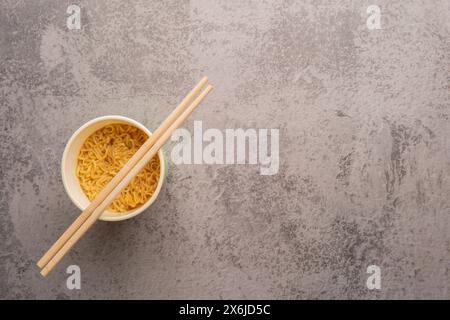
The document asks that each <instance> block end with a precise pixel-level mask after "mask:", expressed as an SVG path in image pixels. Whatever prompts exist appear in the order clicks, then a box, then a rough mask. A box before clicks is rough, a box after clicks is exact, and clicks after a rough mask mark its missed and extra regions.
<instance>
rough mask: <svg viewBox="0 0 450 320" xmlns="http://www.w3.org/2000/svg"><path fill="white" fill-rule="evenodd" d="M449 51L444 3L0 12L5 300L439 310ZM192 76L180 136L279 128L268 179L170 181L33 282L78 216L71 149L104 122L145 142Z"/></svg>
mask: <svg viewBox="0 0 450 320" xmlns="http://www.w3.org/2000/svg"><path fill="white" fill-rule="evenodd" d="M72 3H76V4H79V5H80V6H81V8H82V30H80V31H70V30H67V28H66V17H67V14H66V8H67V6H68V5H69V4H72ZM371 4H377V5H379V6H380V7H381V10H382V20H381V23H382V30H374V31H369V30H368V29H367V27H366V18H367V14H366V9H367V7H368V6H369V5H371ZM449 39H450V2H449V1H448V0H441V1H426V0H423V1H412V0H410V1H407V0H401V1H400V0H399V1H388V0H376V1H375V0H373V1H372V0H370V1H365V0H363V1H360V0H355V1H345V0H344V1H339V2H337V1H317V0H309V1H222V2H221V3H219V1H211V0H196V1H165V2H164V3H159V1H126V2H124V1H119V0H117V1H111V0H108V1H106V0H104V1H99V0H98V1H78V2H72V1H56V0H54V1H18V0H3V1H2V2H1V4H0V57H1V59H0V90H1V94H0V106H1V109H0V111H1V119H0V125H1V126H0V150H1V153H0V157H1V158H0V161H1V181H0V298H52V299H53V298H74V299H75V298H287V299H297V298H313V299H315V298H319V299H321V298H332V299H335V298H339V299H341V298H356V299H358V298H369V299H378V298H432V299H433V298H447V299H448V298H450V293H449V283H450V276H449V265H450V258H449V256H450V249H449V248H450V235H449V231H450V226H449V215H450V177H449V172H450V144H449V138H448V137H449V134H450V120H449V117H450V94H449V93H450V90H449V82H450V73H449V70H450V69H449V66H450V40H449ZM204 74H206V75H208V76H209V77H210V79H211V82H212V83H214V84H215V86H216V89H215V91H214V92H213V94H211V95H210V96H209V97H208V99H207V101H206V102H205V103H204V104H203V105H202V107H201V108H200V109H199V110H198V111H197V112H196V113H195V115H194V117H193V119H197V120H202V121H203V125H204V127H206V128H211V127H214V128H219V129H224V128H239V127H241V128H279V129H280V161H281V165H280V172H279V173H278V175H275V176H260V175H259V174H258V168H257V167H256V166H244V165H240V166H237V165H235V166H208V165H183V166H175V165H173V164H172V165H171V166H170V168H169V178H168V181H167V184H166V185H165V187H164V190H163V192H162V194H161V195H160V197H159V199H158V201H157V202H156V203H155V205H153V206H152V207H151V208H150V209H149V210H148V211H147V212H145V214H142V215H141V216H139V217H138V218H135V219H133V220H130V221H127V222H122V223H106V222H99V223H97V224H96V225H95V226H94V228H93V229H92V230H90V232H89V233H88V234H87V235H86V236H85V237H84V238H83V239H82V241H80V243H78V244H77V246H76V247H75V249H74V250H73V251H72V252H71V253H70V255H68V256H67V257H66V258H65V259H64V260H63V262H62V263H61V264H60V265H59V266H58V268H57V269H56V270H55V271H54V272H53V273H52V274H51V275H50V276H49V277H48V278H47V279H42V278H41V277H40V275H39V272H38V269H37V267H36V266H35V262H36V261H37V259H38V258H39V257H40V256H41V255H42V253H43V252H44V251H45V250H46V249H47V248H48V247H49V246H50V244H51V243H53V242H54V241H55V239H56V238H57V237H58V236H59V235H60V234H61V232H62V231H63V230H64V229H65V228H66V227H67V226H68V225H69V224H70V222H71V221H73V219H74V218H75V217H76V215H77V214H78V210H77V209H76V207H75V206H74V205H73V204H72V203H71V201H70V200H69V198H68V197H67V195H66V194H65V192H64V189H63V186H62V182H61V177H60V158H61V155H62V152H63V149H64V145H65V143H66V141H67V140H68V138H69V137H70V135H71V134H72V133H73V132H74V131H75V130H76V129H77V128H78V127H79V126H80V125H82V124H83V123H84V122H86V121H88V120H90V119H92V118H94V117H97V116H102V115H107V114H121V115H125V116H129V117H131V118H134V119H136V120H138V121H140V122H143V123H144V124H146V125H147V126H148V127H149V128H151V129H154V128H155V127H156V126H157V125H158V124H159V123H160V122H161V121H162V120H163V119H164V117H165V116H166V115H167V114H168V113H169V111H170V110H171V109H172V108H173V107H174V106H175V105H176V104H177V102H178V101H179V100H180V98H181V97H182V96H183V95H184V94H185V93H186V92H187V91H188V90H189V89H190V88H191V87H192V86H193V85H194V84H195V83H196V82H197V81H198V80H199V79H200V78H201V76H202V75H204ZM187 128H189V129H191V128H192V119H191V120H190V122H189V123H188V124H187ZM166 149H167V150H170V145H169V146H167V147H166ZM70 264H78V265H79V266H80V267H81V270H82V289H81V290H79V291H76V290H75V291H69V290H68V289H66V286H65V280H66V276H67V275H66V273H65V269H66V267H67V266H68V265H70ZM370 264H376V265H379V266H380V267H381V270H382V290H380V291H369V290H367V289H366V286H365V282H366V278H367V275H366V268H367V266H368V265H370Z"/></svg>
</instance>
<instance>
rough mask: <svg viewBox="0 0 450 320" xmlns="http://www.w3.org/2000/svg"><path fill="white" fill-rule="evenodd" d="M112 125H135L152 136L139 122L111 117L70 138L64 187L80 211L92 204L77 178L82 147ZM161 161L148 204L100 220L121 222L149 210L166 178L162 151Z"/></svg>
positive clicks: (94, 121) (100, 120)
mask: <svg viewBox="0 0 450 320" xmlns="http://www.w3.org/2000/svg"><path fill="white" fill-rule="evenodd" d="M112 123H123V124H128V125H133V126H135V127H137V128H139V129H141V130H142V131H144V132H145V133H147V135H149V136H150V135H151V132H150V131H149V130H148V129H147V128H146V127H144V126H143V125H142V124H140V123H139V122H136V121H134V120H131V119H128V118H125V117H119V116H111V117H102V118H97V119H94V120H92V121H90V122H88V123H86V124H85V125H84V126H82V127H81V128H80V129H78V130H77V131H76V132H75V133H74V134H73V135H72V137H71V138H70V140H69V142H68V144H67V146H66V149H65V150H64V155H63V160H62V176H63V183H64V187H65V189H66V192H67V194H68V195H69V197H70V198H71V200H72V201H73V202H74V204H75V205H76V206H77V207H78V208H79V209H80V210H84V209H86V208H87V206H88V205H89V204H90V200H89V199H88V197H87V196H86V195H85V193H84V192H83V189H81V186H80V183H79V181H78V178H77V176H76V167H77V157H78V153H79V152H80V149H81V146H82V145H83V143H84V141H85V140H86V139H87V138H88V137H89V136H90V135H91V134H92V133H94V132H95V131H97V130H98V129H100V128H102V127H104V126H106V125H108V124H112ZM158 156H159V161H160V177H159V181H158V185H157V187H156V190H155V192H154V193H153V195H152V196H151V197H150V199H149V200H147V202H146V203H144V204H143V205H142V206H140V207H138V208H136V209H133V210H130V211H127V212H121V213H117V212H110V211H105V212H103V214H102V216H101V217H100V220H105V221H119V220H125V219H128V218H131V217H134V216H135V215H137V214H139V213H141V212H142V211H144V210H145V209H146V208H148V207H149V206H150V205H151V204H152V203H153V202H154V201H155V199H156V197H157V196H158V193H159V191H160V189H161V186H162V183H163V180H164V176H165V170H166V168H165V167H166V164H165V159H164V156H163V153H162V150H159V152H158Z"/></svg>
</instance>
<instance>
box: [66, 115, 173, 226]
mask: <svg viewBox="0 0 450 320" xmlns="http://www.w3.org/2000/svg"><path fill="white" fill-rule="evenodd" d="M105 120H119V121H123V122H127V123H129V124H131V125H134V126H135V127H137V128H139V129H141V130H142V131H144V132H145V133H146V134H147V135H149V136H150V135H151V134H152V132H151V131H150V130H149V129H147V127H146V126H144V125H143V124H142V123H140V122H138V121H136V120H134V119H131V118H128V117H125V116H120V115H107V116H101V117H97V118H94V119H91V120H89V121H88V122H86V123H84V124H83V125H82V126H81V127H79V128H78V129H77V130H76V131H75V132H74V133H73V134H72V135H71V137H70V138H69V140H68V141H67V143H66V146H65V148H64V152H63V155H62V160H61V175H62V182H63V185H64V189H65V191H66V193H67V195H68V196H69V198H70V200H72V202H73V203H74V204H75V205H76V206H77V207H78V208H79V209H80V210H81V211H83V210H84V209H86V208H85V207H83V206H82V205H81V203H79V202H78V201H77V200H76V199H75V197H74V196H73V195H72V193H71V191H70V190H69V187H68V182H67V177H66V172H65V170H64V168H65V164H66V162H67V157H68V153H69V149H70V147H71V146H72V144H73V143H74V141H75V140H76V138H77V137H78V135H79V134H80V133H81V132H82V131H83V130H85V129H87V128H88V127H90V126H92V125H93V124H95V123H98V122H100V121H105ZM158 157H159V163H160V173H159V181H158V185H157V186H156V190H155V192H154V193H153V195H152V196H151V197H150V199H148V200H147V202H145V203H144V204H143V205H142V206H140V207H139V208H136V209H134V210H133V211H131V212H130V213H127V214H117V216H112V215H108V216H104V215H103V213H102V215H101V216H100V217H99V220H102V221H123V220H127V219H130V218H133V217H135V216H137V215H139V214H141V213H142V212H143V211H145V210H146V209H147V208H148V207H149V206H150V205H152V204H153V202H155V200H156V198H157V197H158V195H159V192H160V191H161V188H162V185H163V183H164V180H165V176H166V165H167V164H166V161H165V158H164V153H163V151H162V148H161V149H159V151H158Z"/></svg>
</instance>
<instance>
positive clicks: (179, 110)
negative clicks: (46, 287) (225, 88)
mask: <svg viewBox="0 0 450 320" xmlns="http://www.w3.org/2000/svg"><path fill="white" fill-rule="evenodd" d="M207 81H208V77H203V78H202V79H201V80H200V82H199V83H198V84H197V85H196V86H195V87H194V88H193V89H192V90H191V91H190V92H189V93H188V95H187V96H186V97H185V98H184V99H183V100H182V101H181V102H180V104H179V105H178V106H177V108H175V110H174V111H173V112H172V113H171V114H170V115H169V116H168V117H167V118H166V120H165V121H164V122H163V123H162V124H161V125H160V126H159V128H158V129H157V130H156V131H155V132H154V133H153V134H152V135H151V136H150V137H149V138H148V139H147V140H146V142H145V143H144V144H143V145H142V146H141V148H139V149H138V151H137V152H136V153H135V154H134V155H133V156H132V157H131V158H130V160H128V162H127V163H126V164H125V165H124V166H123V168H122V169H121V170H120V171H119V172H118V173H117V175H116V176H114V178H113V179H112V180H111V181H110V182H109V183H108V184H107V185H106V186H105V188H103V190H102V191H101V192H100V193H99V194H98V196H97V197H96V198H95V199H94V200H93V201H92V202H91V204H90V205H89V206H88V207H87V208H86V209H85V210H83V212H82V213H81V214H80V215H79V216H78V218H77V219H76V220H75V221H74V222H73V223H72V224H71V225H70V227H69V228H68V229H67V230H66V231H65V232H64V233H63V234H62V235H61V236H60V237H59V239H58V240H57V241H56V242H55V243H54V244H53V245H52V246H51V247H50V249H49V250H48V251H47V252H46V253H45V254H44V255H43V256H42V258H41V259H40V260H39V261H38V263H37V265H38V266H39V268H43V267H44V266H45V265H46V264H47V263H48V262H49V261H50V259H51V258H53V256H54V255H55V254H56V253H57V252H58V251H59V250H60V249H61V248H62V246H63V245H64V244H65V243H66V241H67V240H68V239H69V238H70V237H71V236H72V235H73V234H74V233H75V231H76V230H77V229H78V228H79V227H80V226H81V225H82V224H83V223H84V222H85V221H86V219H87V218H88V217H89V216H90V215H91V214H92V213H93V212H94V210H95V209H96V208H97V207H98V206H99V205H100V204H101V203H102V202H103V201H104V200H105V198H106V197H107V196H108V195H109V194H110V193H111V191H112V190H113V189H114V188H115V187H116V186H117V185H118V184H119V183H120V181H121V180H122V179H123V178H124V177H125V176H126V174H127V173H128V172H129V171H130V170H131V169H132V168H133V167H134V166H135V165H136V164H137V163H138V161H139V160H140V159H141V158H142V157H143V156H144V155H145V154H146V152H147V151H148V150H150V148H151V147H152V146H153V145H154V144H155V142H156V141H157V140H158V139H159V138H160V137H161V135H162V134H163V133H164V132H165V131H166V130H167V128H169V127H170V125H171V124H173V122H174V121H175V120H176V119H177V118H178V117H179V116H180V115H181V114H182V112H183V111H185V110H186V108H187V107H188V106H189V103H190V102H192V100H193V99H194V98H195V97H196V96H197V95H198V94H199V93H200V91H201V90H202V89H203V87H204V86H205V85H206V83H207Z"/></svg>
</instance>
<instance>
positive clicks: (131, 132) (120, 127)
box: [76, 123, 161, 213]
mask: <svg viewBox="0 0 450 320" xmlns="http://www.w3.org/2000/svg"><path fill="white" fill-rule="evenodd" d="M147 138H148V136H147V134H146V133H145V132H143V131H142V130H140V129H138V128H136V127H134V126H130V125H126V124H119V123H117V124H111V125H107V126H105V127H103V128H101V129H99V130H97V131H95V132H94V133H93V134H92V135H90V136H89V137H88V138H87V139H86V141H85V142H84V143H83V145H82V146H81V149H80V152H79V154H78V161H77V169H76V174H77V177H78V180H79V181H80V185H81V188H82V189H83V191H84V193H85V194H86V196H87V197H88V199H89V200H93V199H94V198H95V197H96V196H97V195H98V194H99V193H100V191H101V190H102V189H103V188H104V187H105V186H106V185H107V184H108V183H109V181H111V179H112V178H113V177H114V176H115V175H116V174H117V173H118V172H119V170H120V169H121V168H122V167H123V166H124V165H125V163H126V162H127V161H128V160H129V159H130V158H131V156H132V155H133V154H134V153H135V152H136V151H137V150H138V149H139V148H140V147H141V146H142V144H143V143H144V142H145V140H147ZM160 170H161V168H160V163H159V157H158V155H155V156H154V157H153V158H152V160H151V161H150V162H149V163H148V164H147V165H146V166H145V167H144V169H142V171H141V172H139V174H138V175H137V176H136V177H135V178H134V179H133V180H132V181H131V182H130V184H128V186H126V187H125V188H124V189H123V190H122V192H121V193H120V194H119V195H118V196H117V197H116V198H115V199H114V201H113V202H112V203H111V205H110V206H109V208H108V211H112V212H118V213H121V212H126V211H130V210H133V209H136V208H138V207H140V206H142V205H143V204H144V203H145V202H147V200H148V199H150V197H151V196H152V195H153V193H154V192H155V190H156V187H157V185H158V181H159V176H160Z"/></svg>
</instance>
